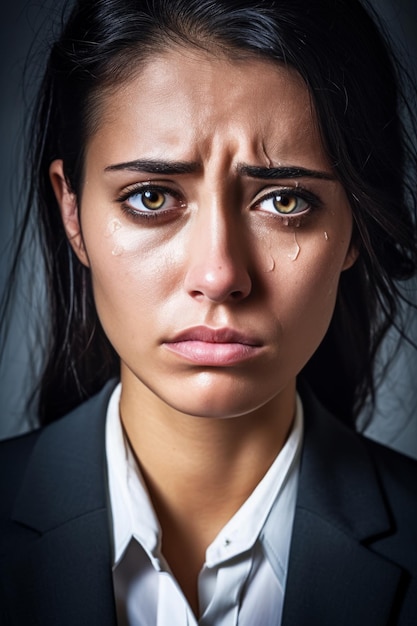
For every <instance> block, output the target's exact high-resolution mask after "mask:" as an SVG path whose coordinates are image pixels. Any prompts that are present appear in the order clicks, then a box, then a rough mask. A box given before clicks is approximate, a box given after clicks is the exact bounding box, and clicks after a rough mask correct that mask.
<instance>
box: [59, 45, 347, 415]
mask: <svg viewBox="0 0 417 626" xmlns="http://www.w3.org/2000/svg"><path fill="white" fill-rule="evenodd" d="M58 167H59V162H58ZM256 168H260V169H259V171H257V169H256ZM280 168H284V171H283V172H281V171H280ZM285 168H296V169H298V170H300V169H301V168H304V169H306V170H309V171H312V172H313V174H312V175H306V176H305V175H297V174H302V172H298V173H297V172H295V173H294V172H293V171H290V172H285ZM268 169H269V170H270V171H269V172H268ZM274 169H277V171H271V170H274ZM265 170H266V171H267V173H265ZM316 173H318V174H316ZM266 176H268V178H266ZM283 190H284V194H283V193H282V192H283ZM280 194H281V196H280ZM67 195H69V194H67ZM65 197H67V196H65ZM70 199H71V198H69V200H70ZM64 205H65V203H64ZM67 205H71V202H70V201H69V202H67ZM80 209H81V228H82V235H83V242H81V240H80V239H79V238H77V237H76V238H75V239H74V234H76V232H78V230H79V226H78V223H77V217H76V214H74V212H73V213H71V209H67V213H68V211H69V213H68V215H66V217H65V206H64V221H66V223H67V229H68V230H69V235H70V237H71V238H72V241H73V245H74V247H75V249H76V251H77V254H78V255H79V257H80V258H81V260H82V262H84V263H85V264H87V265H88V266H89V267H90V268H91V272H92V277H93V284H94V293H95V299H96V303H97V309H98V312H99V315H100V319H101V321H102V324H103V327H104V329H105V331H106V333H107V335H108V336H109V338H110V341H111V342H112V343H113V345H114V346H115V348H116V351H117V352H118V354H119V355H120V357H121V360H122V380H123V382H124V383H126V386H128V387H129V389H132V392H134V395H135V396H136V398H138V394H139V396H141V395H143V396H144V397H146V398H147V402H151V403H152V405H153V406H155V408H157V407H160V409H161V410H166V408H167V407H171V408H173V409H175V410H176V411H180V412H182V413H185V414H189V415H195V416H205V417H232V416H238V415H242V414H247V413H249V412H252V411H256V410H257V409H258V408H259V407H265V405H266V404H268V403H272V405H273V406H274V409H273V410H276V408H277V407H276V403H277V401H278V397H279V395H280V394H282V392H283V391H285V389H286V388H287V387H290V388H291V389H292V391H291V394H293V393H294V392H293V389H294V385H293V383H294V379H295V376H296V375H297V373H298V372H299V370H300V369H301V368H302V366H303V365H304V364H305V362H306V361H307V360H308V358H309V357H310V356H311V354H312V353H313V352H314V350H315V349H316V347H317V346H318V344H319V343H320V341H321V339H322V337H323V335H324V334H325V332H326V329H327V327H328V324H329V321H330V318H331V315H332V311H333V307H334V303H335V297H336V292H337V284H338V280H339V276H340V273H341V271H343V270H344V269H345V268H346V267H348V266H349V265H350V264H351V263H352V262H353V260H354V251H352V250H351V249H350V238H351V229H352V217H351V211H350V208H349V205H348V203H347V200H346V197H345V194H344V191H343V189H342V187H341V186H340V185H339V183H338V182H336V181H335V180H334V179H333V175H332V171H331V168H330V166H329V163H328V162H327V160H326V155H325V153H324V150H323V148H322V146H321V141H320V137H319V135H318V133H317V130H316V125H315V121H314V115H313V113H312V111H311V104H310V99H309V95H308V92H307V90H306V88H305V86H304V85H303V83H302V82H301V80H300V79H299V78H298V76H297V75H296V74H295V73H293V72H290V71H289V70H288V69H285V68H280V67H278V66H276V65H272V64H268V63H267V62H265V61H257V60H245V61H244V62H237V61H234V62H232V61H229V60H227V59H219V58H215V57H211V56H208V55H203V53H201V54H198V53H195V52H190V51H186V50H177V51H171V52H169V53H166V54H164V55H163V56H160V57H156V58H155V59H154V60H152V61H150V62H149V63H148V65H147V66H146V67H145V69H144V70H143V71H141V72H140V73H139V74H138V75H137V76H136V77H135V78H133V79H132V80H131V81H130V82H128V83H127V84H125V85H123V86H122V87H121V88H119V89H117V90H115V91H114V92H113V93H110V94H109V95H107V97H106V100H105V101H104V105H103V109H102V120H101V123H100V124H99V127H98V130H97V132H96V133H95V134H94V135H93V137H92V138H91V140H90V142H89V145H88V149H87V156H86V164H85V184H84V188H83V192H82V200H81V202H80ZM195 327H204V329H209V330H204V329H203V330H202V331H201V332H202V337H201V338H200V336H199V332H198V331H196V332H195V333H194V334H193V333H191V335H190V334H189V333H187V331H188V329H193V328H195ZM210 329H211V330H218V329H221V333H220V335H219V336H218V337H216V335H215V334H214V335H213V336H210V332H209V331H210ZM224 329H229V330H230V331H231V336H230V341H229V340H228V338H229V337H228V333H227V332H226V331H224ZM233 331H235V332H236V333H238V334H239V336H238V337H234V336H233ZM181 333H183V334H184V333H185V334H184V337H183V341H176V338H177V336H178V335H181ZM204 333H206V335H204ZM222 333H225V334H223V335H222ZM194 335H196V336H194ZM180 339H181V338H180ZM200 339H201V340H200ZM205 339H207V341H205ZM216 341H217V342H222V343H220V345H219V343H217V344H216V343H213V342H216ZM224 342H226V345H225V343H224ZM125 392H126V393H127V392H128V389H127V388H126V387H125ZM278 404H279V401H278Z"/></svg>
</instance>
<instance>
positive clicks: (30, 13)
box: [0, 0, 417, 457]
mask: <svg viewBox="0 0 417 626" xmlns="http://www.w3.org/2000/svg"><path fill="white" fill-rule="evenodd" d="M372 4H373V5H374V6H375V8H376V9H377V11H378V12H379V13H380V15H381V16H382V17H383V19H384V21H385V23H386V25H387V28H388V31H389V32H390V34H391V36H392V37H393V38H394V39H395V41H396V42H397V45H398V46H399V49H400V53H401V54H402V56H403V58H404V60H405V62H406V63H407V64H408V66H409V69H410V70H411V72H412V73H414V74H416V72H415V69H414V68H415V67H416V65H417V37H416V24H417V3H416V2H415V0H373V2H372ZM61 6H62V2H61V1H59V0H55V1H54V0H46V1H43V2H42V1H41V0H40V1H38V2H36V1H34V0H29V1H28V0H26V1H24V0H14V1H12V2H8V3H7V6H6V7H3V8H2V20H1V24H0V94H1V96H0V138H1V142H0V254H1V257H0V289H2V287H3V285H4V281H5V277H6V275H7V265H8V262H9V259H10V252H9V247H8V242H9V238H10V235H11V233H12V228H13V223H14V215H15V209H14V207H15V206H16V203H18V202H19V197H18V189H19V184H20V181H21V179H22V177H23V180H24V177H25V166H24V163H23V161H22V159H21V155H20V152H19V151H20V149H21V141H20V137H21V132H22V126H23V125H24V124H25V121H26V115H27V107H28V106H30V102H31V100H32V98H33V94H34V93H35V89H36V85H37V84H38V80H39V76H40V73H41V70H42V66H43V62H44V59H45V55H46V49H47V46H48V42H49V41H50V40H51V38H52V39H53V38H54V36H55V31H57V29H59V24H60V14H61ZM27 61H29V63H30V66H29V67H30V69H29V71H27V72H26V73H25V72H24V70H25V65H26V63H27ZM416 105H417V103H416ZM30 262H31V263H33V262H35V263H36V259H35V261H33V257H31V261H30ZM39 277H40V280H39V285H37V286H36V289H35V290H31V289H30V288H29V287H30V286H29V285H27V286H26V287H25V286H23V288H20V289H19V300H18V305H17V306H16V307H15V309H14V314H13V321H12V325H11V328H10V332H9V337H8V341H7V343H6V345H5V346H4V347H3V350H4V354H3V358H2V366H1V368H0V406H1V417H0V439H1V438H5V437H8V436H10V435H12V434H15V433H19V432H23V431H25V430H27V429H28V428H30V427H31V419H33V416H30V415H28V414H25V415H24V417H23V407H24V401H25V397H26V394H27V391H28V389H29V388H30V366H31V364H34V365H35V367H36V363H37V360H38V355H39V351H40V346H39V341H38V338H37V337H36V335H35V332H34V330H33V323H32V322H33V318H34V317H36V316H35V314H34V311H36V310H38V309H39V308H40V309H42V302H43V298H44V293H43V291H42V281H41V273H39ZM415 318H416V315H415V314H414V315H413V316H411V317H410V331H411V333H412V335H413V336H414V339H415V341H417V320H416V319H415ZM394 340H395V334H394V333H393V334H392V335H391V337H390V338H389V339H388V340H387V342H386V349H387V350H388V348H389V346H390V344H391V342H392V341H394ZM383 362H384V354H382V358H381V363H382V364H383ZM367 434H368V435H369V436H370V437H373V438H375V439H377V440H379V441H382V442H383V443H386V444H387V445H389V446H391V447H393V448H396V449H398V450H401V451H403V452H406V453H407V454H410V455H412V456H415V457H417V353H416V352H415V351H413V350H412V349H411V348H410V347H409V346H407V345H406V344H403V345H402V347H401V350H400V351H399V352H398V355H397V358H396V361H395V364H394V367H392V368H391V373H390V376H389V377H388V379H387V380H386V382H385V383H384V384H383V385H382V386H381V387H380V390H379V393H378V398H377V413H376V416H375V418H374V420H373V422H372V424H371V426H370V427H369V428H368V429H367Z"/></svg>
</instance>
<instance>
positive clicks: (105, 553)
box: [7, 382, 116, 626]
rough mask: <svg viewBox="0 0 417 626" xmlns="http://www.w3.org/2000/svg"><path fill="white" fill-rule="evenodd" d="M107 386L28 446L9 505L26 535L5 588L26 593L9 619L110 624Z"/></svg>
mask: <svg viewBox="0 0 417 626" xmlns="http://www.w3.org/2000/svg"><path fill="white" fill-rule="evenodd" d="M113 386H114V383H113V382H112V383H110V384H108V385H107V386H106V387H105V388H104V390H103V391H102V392H101V393H100V394H99V395H98V396H96V397H95V398H93V399H92V400H90V401H89V402H88V403H86V404H85V405H83V406H82V407H80V408H79V409H77V410H75V411H74V413H73V414H72V415H71V416H70V417H68V418H65V419H63V420H59V421H58V422H56V423H55V424H53V425H52V426H51V427H49V428H48V429H46V430H45V431H44V432H43V433H42V434H41V435H40V437H39V440H38V442H37V444H36V446H35V449H34V451H33V454H32V457H31V459H30V462H29V464H28V468H27V471H26V475H25V480H24V483H23V485H22V488H21V491H20V493H19V495H18V498H17V500H16V504H15V508H14V511H13V520H14V522H16V523H18V524H20V525H22V527H24V528H25V530H26V532H27V533H30V539H27V540H26V541H22V546H21V549H20V552H19V553H18V554H13V555H12V559H11V561H10V563H8V564H7V568H8V570H7V571H8V580H9V582H10V589H11V590H13V589H19V592H18V593H19V597H20V598H24V599H25V601H24V603H21V604H20V605H19V604H17V605H16V612H14V614H13V617H14V618H15V619H14V620H13V622H12V623H18V624H20V623H27V624H29V623H30V624H41V625H42V626H56V625H57V624H59V626H70V625H71V626H73V625H74V624H77V625H84V624H85V625H87V624H88V625H89V626H90V625H91V624H100V626H115V624H116V617H115V605H114V598H113V586H112V571H111V564H112V554H111V537H110V532H109V513H108V506H107V489H106V480H105V472H106V458H105V416H106V408H107V403H108V400H109V396H110V393H111V391H112V389H113ZM11 593H12V592H11ZM17 615H19V616H21V621H19V620H17V619H16V618H17ZM24 616H26V618H27V619H26V622H25V621H24Z"/></svg>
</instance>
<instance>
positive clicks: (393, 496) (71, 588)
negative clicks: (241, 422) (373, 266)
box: [0, 383, 417, 626]
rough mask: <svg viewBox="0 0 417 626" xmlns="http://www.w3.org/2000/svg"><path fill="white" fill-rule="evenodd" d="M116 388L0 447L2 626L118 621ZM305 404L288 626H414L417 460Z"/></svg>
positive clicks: (90, 625)
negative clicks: (111, 439) (113, 498)
mask: <svg viewBox="0 0 417 626" xmlns="http://www.w3.org/2000/svg"><path fill="white" fill-rule="evenodd" d="M113 385H114V383H110V384H108V385H107V386H106V387H105V388H104V390H103V391H102V392H101V393H100V394H98V396H96V397H94V398H92V399H91V400H90V401H88V402H87V403H85V404H83V405H82V406H81V407H79V408H78V409H76V410H75V411H74V412H73V413H71V414H70V415H68V416H67V417H65V418H62V419H60V420H59V421H57V422H55V423H54V424H52V425H51V426H49V427H47V428H45V429H43V430H40V431H37V432H34V433H31V434H29V435H25V436H22V437H18V438H16V439H13V440H11V441H8V442H3V443H2V444H1V445H0V494H1V496H0V507H1V511H0V555H1V556H0V624H2V626H11V625H14V626H17V625H19V626H35V625H39V626H115V624H116V617H115V607H114V599H113V589H112V576H111V556H112V545H111V533H110V530H109V527H110V524H109V507H108V502H107V490H106V463H105V436H104V430H105V429H104V424H105V416H106V409H107V403H108V399H109V395H110V393H111V391H112V388H113ZM303 402H304V411H305V440H304V447H303V454H302V461H301V471H300V479H299V493H298V499H297V508H296V513H295V521H294V531H293V537H292V544H291V551H290V563H289V571H288V581H287V590H286V596H285V604H284V614H283V625H284V626H304V625H305V626H307V625H308V626H384V625H394V624H397V625H401V626H405V625H408V626H416V624H417V583H416V581H417V497H416V490H417V463H416V462H415V461H413V460H411V459H408V458H407V457H404V456H401V455H399V454H398V453H395V452H393V451H391V450H388V449H387V448H384V447H382V446H379V445H378V444H375V443H373V442H370V441H368V440H366V439H364V438H362V437H360V436H358V435H356V434H354V433H352V432H351V431H350V430H348V429H346V428H345V427H344V426H343V425H342V424H340V423H339V422H338V421H337V420H335V419H334V418H333V417H331V416H330V415H328V414H327V413H326V411H324V410H323V408H321V407H320V405H318V403H317V402H316V401H315V400H314V399H313V398H312V397H310V395H309V394H308V393H307V394H304V395H303ZM262 626H269V625H262ZM271 626H273V625H271Z"/></svg>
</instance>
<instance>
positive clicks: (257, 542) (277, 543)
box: [106, 384, 303, 626]
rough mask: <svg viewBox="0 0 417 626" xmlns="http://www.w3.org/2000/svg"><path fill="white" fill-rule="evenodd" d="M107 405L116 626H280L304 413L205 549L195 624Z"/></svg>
mask: <svg viewBox="0 0 417 626" xmlns="http://www.w3.org/2000/svg"><path fill="white" fill-rule="evenodd" d="M120 392H121V385H120V384H119V385H118V386H117V387H116V389H115V390H114V392H113V394H112V397H111V399H110V402H109V406H108V412H107V422H106V454H107V465H108V481H109V495H110V503H111V512H112V522H113V540H114V561H113V581H114V589H115V597H116V606H117V614H118V624H119V626H237V625H239V626H269V625H270V624H274V625H277V626H278V625H279V624H280V622H281V614H282V607H283V599H284V590H285V581H286V574H287V565H288V555H289V547H290V541H291V532H292V524H293V519H294V511H295V500H296V493H297V482H298V467H299V458H300V450H301V444H302V432H303V411H302V404H301V400H300V398H299V397H298V396H297V411H296V417H295V420H294V425H293V428H292V431H291V433H290V435H289V437H288V439H287V441H286V443H285V445H284V447H283V448H282V450H281V451H280V453H279V454H278V456H277V457H276V459H275V461H274V462H273V464H272V465H271V467H270V468H269V470H268V472H267V473H266V474H265V476H264V477H263V479H262V480H261V481H260V483H259V484H258V485H257V487H256V488H255V490H254V491H253V492H252V494H251V495H250V496H249V498H248V499H247V500H246V501H245V502H244V503H243V505H242V506H241V507H240V509H239V510H238V511H237V512H236V513H235V515H234V516H233V517H232V518H231V519H230V520H229V522H227V524H226V525H225V526H224V527H223V529H222V530H221V531H220V532H219V534H218V535H217V537H216V538H215V539H214V541H213V542H212V543H211V545H210V546H209V547H208V548H207V551H206V560H205V563H204V566H203V568H202V570H201V572H200V575H199V579H198V593H199V603H200V618H199V619H196V617H195V616H194V614H193V612H192V611H191V609H190V607H189V604H188V602H187V600H186V598H185V596H184V594H183V593H182V590H181V589H180V587H179V585H178V583H177V582H176V580H175V578H174V577H173V575H172V573H171V571H170V569H169V566H168V564H167V563H166V561H165V559H164V557H163V555H162V553H161V549H160V546H161V529H160V526H159V523H158V520H157V518H156V515H155V512H154V509H153V506H152V503H151V500H150V498H149V495H148V492H147V488H146V485H145V483H144V481H143V478H142V476H141V473H140V470H139V468H138V465H137V463H136V461H135V458H134V455H133V453H132V451H131V449H130V446H129V444H128V442H127V440H126V438H125V436H124V433H123V429H122V426H121V423H120V416H119V399H120Z"/></svg>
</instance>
